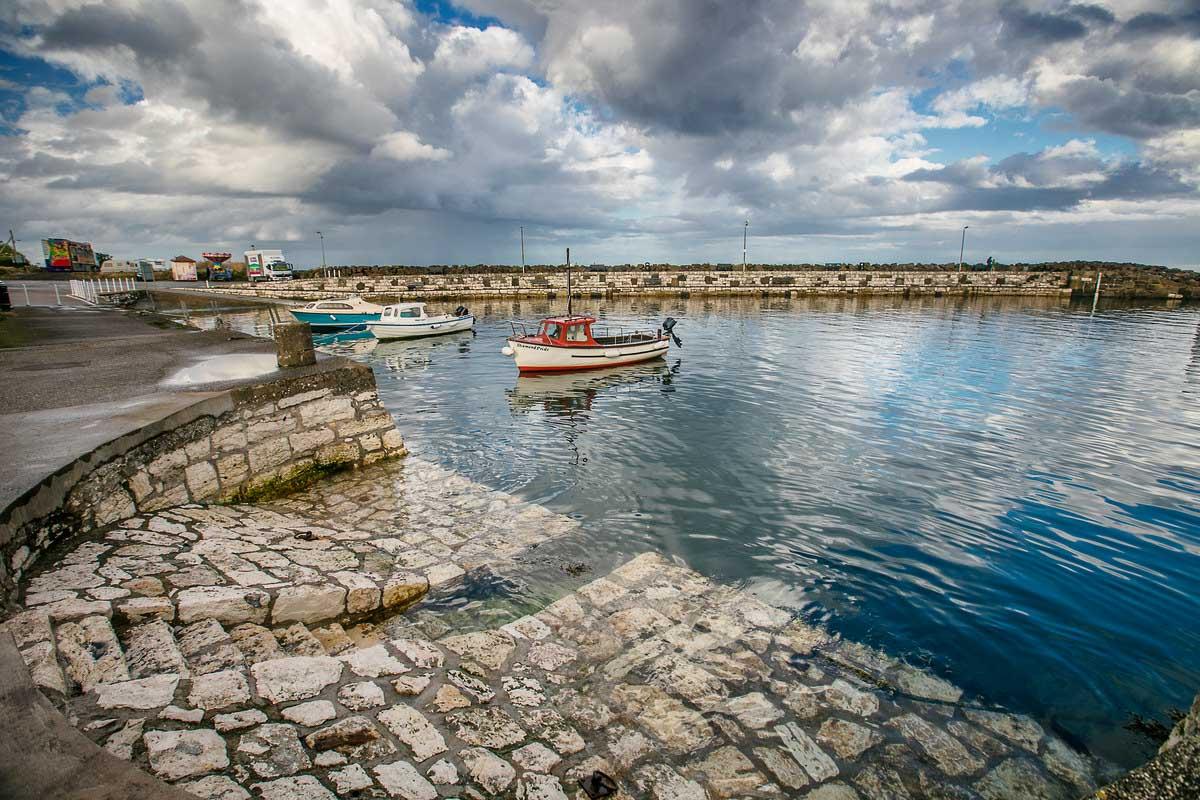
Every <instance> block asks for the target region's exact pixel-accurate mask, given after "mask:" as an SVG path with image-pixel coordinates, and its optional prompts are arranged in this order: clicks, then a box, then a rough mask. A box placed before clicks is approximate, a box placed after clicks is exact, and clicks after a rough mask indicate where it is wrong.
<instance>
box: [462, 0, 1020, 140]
mask: <svg viewBox="0 0 1200 800" xmlns="http://www.w3.org/2000/svg"><path fill="white" fill-rule="evenodd" d="M470 5H471V6H472V7H473V8H474V9H476V10H478V11H479V12H482V13H493V14H496V15H499V16H500V17H501V19H503V20H505V21H506V22H510V21H511V23H512V24H516V25H518V26H523V29H525V30H527V31H536V30H538V29H544V31H545V33H544V35H542V37H541V39H540V47H539V55H540V57H541V60H542V67H543V69H544V70H545V72H546V73H547V75H548V76H549V77H550V78H551V79H552V80H561V81H562V82H564V83H566V84H568V86H569V88H574V89H577V90H578V91H579V92H581V93H583V94H585V95H587V96H588V97H589V98H591V99H593V100H594V101H596V102H597V103H598V104H600V105H601V106H603V107H605V108H607V109H610V110H611V112H612V113H613V115H614V116H616V117H617V118H620V119H627V120H631V121H633V122H636V123H637V124H639V125H642V126H645V127H647V128H649V129H652V130H654V131H656V132H662V131H667V132H674V133H684V134H689V135H700V136H712V135H725V134H737V135H741V134H743V133H746V132H752V131H774V132H779V131H781V130H792V129H793V127H794V125H795V124H796V119H795V116H794V114H793V112H796V114H797V115H798V116H800V117H803V112H804V111H806V110H808V109H813V110H817V111H820V110H822V109H824V110H829V109H837V108H839V107H841V106H843V105H844V104H845V103H846V102H847V101H850V100H852V99H854V98H858V97H860V96H861V95H862V94H863V93H865V92H869V91H871V90H872V89H874V88H876V87H878V86H880V85H899V84H902V83H904V82H905V81H908V80H913V79H916V78H918V76H920V75H927V74H931V70H930V69H929V67H930V65H931V64H932V65H933V66H934V67H935V70H934V71H936V69H941V68H942V67H944V66H945V65H946V64H947V63H948V62H949V60H950V58H951V57H952V56H951V54H952V53H953V51H954V49H955V47H957V46H958V45H959V44H961V42H962V34H963V32H964V31H965V30H968V29H969V30H970V31H971V33H972V35H973V36H978V37H981V38H982V39H983V41H989V40H992V39H994V33H995V32H996V30H998V28H999V22H998V20H996V18H995V17H994V15H991V14H986V13H985V14H975V13H972V12H973V9H972V10H967V11H964V10H960V9H957V8H947V9H941V10H940V13H941V18H939V19H938V21H937V24H933V25H924V27H925V29H926V31H927V33H928V36H927V37H915V38H912V39H911V40H910V39H909V38H907V35H906V34H905V32H904V28H905V26H906V25H907V24H909V23H914V24H916V25H917V26H918V27H921V26H922V20H924V19H925V15H927V14H929V13H930V12H933V11H935V10H938V9H935V8H934V7H933V5H932V4H925V3H922V4H916V5H911V6H906V7H904V8H896V7H893V6H892V4H885V3H879V4H877V5H875V6H874V7H872V8H871V9H870V13H869V15H868V18H869V20H870V22H869V24H865V25H864V24H861V23H862V19H861V18H859V17H856V16H855V15H856V14H857V13H858V12H857V11H855V10H853V9H851V10H849V11H847V12H846V13H847V17H846V18H845V19H838V18H839V17H841V16H842V12H841V11H840V10H838V9H836V7H835V8H833V9H830V13H828V14H825V13H824V12H821V11H819V10H815V9H812V8H810V7H809V6H807V5H806V4H804V3H796V2H794V0H747V2H743V3H728V2H723V1H722V0H648V1H647V2H642V3H626V2H623V1H619V0H597V1H596V2H583V0H569V1H568V2H565V3H562V4H561V5H559V6H555V7H549V6H545V5H542V4H537V3H523V4H522V3H518V2H514V0H502V1H501V0H471V2H470ZM531 14H532V15H537V16H539V17H540V19H542V20H543V23H542V24H541V25H540V26H535V25H531V23H530V22H529V18H530V15H531ZM826 17H832V18H833V19H827V18H826ZM966 17H969V18H970V21H969V23H968V22H967V21H965V19H964V18H966ZM927 21H928V20H925V22H927ZM839 25H840V26H841V27H844V28H845V30H841V29H840V28H839ZM625 39H627V42H623V40H625ZM535 41H536V39H535ZM620 44H626V45H627V47H623V48H621V47H618V45H620ZM614 48H616V49H614ZM797 48H800V50H799V51H798V50H797ZM917 82H918V83H920V82H921V81H920V80H918V81H917Z"/></svg>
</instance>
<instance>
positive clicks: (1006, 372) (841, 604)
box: [226, 298, 1200, 767]
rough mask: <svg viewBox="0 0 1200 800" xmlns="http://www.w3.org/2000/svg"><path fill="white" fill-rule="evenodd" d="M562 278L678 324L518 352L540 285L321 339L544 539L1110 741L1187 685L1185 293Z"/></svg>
mask: <svg viewBox="0 0 1200 800" xmlns="http://www.w3.org/2000/svg"><path fill="white" fill-rule="evenodd" d="M587 308H588V310H591V311H595V312H597V313H598V314H599V315H601V316H603V317H604V318H605V319H606V321H608V322H611V323H613V324H614V325H621V324H625V325H633V324H636V323H640V322H643V321H646V320H653V321H654V322H655V323H657V322H659V321H661V319H662V318H663V317H665V316H668V315H669V316H673V317H676V318H678V319H680V320H681V322H680V325H679V328H678V329H677V330H678V332H679V333H680V335H681V337H682V338H683V340H684V347H683V348H682V349H673V350H672V351H671V354H670V357H669V359H668V360H667V361H666V362H658V363H653V364H648V365H642V366H638V367H632V368H625V369H618V370H616V371H603V372H597V373H582V374H577V375H572V376H551V377H533V378H518V377H517V375H516V370H515V368H514V367H513V365H512V363H511V361H510V360H509V359H506V358H505V357H503V356H501V355H500V353H499V350H500V347H501V346H502V345H503V339H504V337H505V336H507V335H508V334H509V324H508V321H509V320H511V319H516V320H524V321H526V322H536V320H537V319H538V318H540V316H542V315H543V314H545V313H548V312H550V311H556V310H561V309H559V308H558V307H557V306H551V305H549V304H546V303H525V304H521V305H513V304H508V303H504V304H500V303H493V304H490V305H489V304H483V305H479V304H477V305H476V306H475V307H474V308H473V309H472V310H473V311H474V312H475V313H476V314H477V315H479V317H480V322H479V326H478V329H477V331H476V333H475V334H473V335H472V334H457V335H452V336H447V337H441V338H437V339H428V340H420V341H415V342H393V343H385V344H378V343H376V342H374V341H373V340H370V339H360V340H351V341H342V342H333V343H330V344H329V345H328V349H330V350H332V351H334V352H339V353H342V354H344V355H348V356H350V357H352V358H356V359H358V360H361V361H363V362H365V363H368V364H371V365H372V366H373V367H374V369H375V372H376V378H377V381H378V384H379V387H380V393H381V396H382V398H383V401H384V403H385V405H386V406H387V407H388V408H389V409H390V410H391V411H392V413H393V415H394V416H395V417H396V420H397V424H398V427H399V428H400V429H401V430H402V431H403V434H404V436H405V439H406V442H407V445H408V447H409V448H410V450H412V451H413V452H414V453H416V454H418V455H419V456H420V457H421V458H423V459H426V460H429V461H434V462H437V463H439V464H441V465H443V466H446V467H450V468H452V469H454V470H456V471H458V472H461V473H463V474H464V475H466V476H468V477H469V478H471V479H473V480H476V481H479V482H481V483H484V484H486V485H489V486H492V487H493V488H497V489H502V490H504V491H507V492H511V493H514V494H516V495H518V496H521V497H524V498H527V499H529V500H536V501H537V502H539V503H543V504H545V505H546V506H548V507H549V508H551V509H553V510H555V511H558V512H561V513H566V514H570V515H573V516H575V517H576V518H577V519H579V520H580V521H581V522H582V524H583V530H582V532H581V533H580V534H578V535H574V536H571V537H566V538H564V539H563V540H561V541H559V542H556V543H555V544H553V545H550V546H549V547H551V548H553V549H552V550H550V551H548V552H547V554H546V555H547V563H554V564H559V563H564V562H582V563H584V564H586V565H587V566H589V567H591V568H592V569H593V570H594V571H595V572H596V573H598V574H603V572H604V571H606V570H608V569H609V568H611V567H612V566H613V565H615V564H617V563H618V562H620V561H621V560H622V559H624V558H627V557H628V556H629V555H631V554H635V553H639V552H642V551H645V550H647V549H653V550H657V551H659V552H661V553H664V554H668V555H677V556H679V557H681V558H682V559H684V560H685V561H686V562H687V563H688V564H689V565H690V566H692V567H693V568H695V569H698V570H699V571H701V572H702V573H704V574H706V575H708V576H710V577H713V578H715V579H719V580H723V581H726V582H729V583H733V584H737V585H739V586H744V587H747V588H749V589H751V590H752V591H753V592H755V593H757V594H758V595H759V596H761V597H762V598H763V599H765V600H768V601H770V602H773V603H775V604H780V605H784V606H787V607H790V608H793V609H795V610H796V611H797V612H798V613H800V614H802V615H803V616H804V617H805V618H806V619H809V620H814V621H819V622H822V623H824V624H826V625H827V626H828V627H829V628H831V629H832V630H834V631H837V632H840V633H843V634H844V635H846V636H847V637H848V638H850V639H853V640H858V641H864V642H867V643H870V644H873V645H876V646H878V647H881V648H883V649H885V650H887V651H888V652H890V653H892V654H894V655H899V656H903V657H905V658H907V659H908V660H910V661H911V662H913V663H915V664H920V665H927V666H930V667H931V668H932V669H934V670H935V671H937V672H939V673H940V674H942V675H944V676H946V677H947V678H949V679H950V680H952V681H953V682H954V683H957V684H958V685H960V686H963V687H964V688H965V689H967V691H968V693H971V694H974V695H977V696H979V697H981V698H984V699H986V700H988V701H992V702H999V703H1003V704H1005V705H1007V706H1009V707H1011V708H1012V709H1014V710H1017V711H1020V712H1024V713H1029V714H1031V715H1033V716H1034V717H1036V718H1038V719H1039V720H1041V721H1042V722H1043V723H1044V724H1046V725H1047V726H1049V727H1051V728H1052V729H1054V730H1055V731H1056V732H1059V733H1060V734H1061V735H1064V736H1066V737H1067V738H1070V739H1072V740H1073V741H1075V742H1077V743H1079V744H1081V745H1082V746H1084V747H1086V748H1087V749H1089V750H1090V751H1091V752H1093V753H1094V754H1095V755H1097V756H1100V757H1102V758H1104V759H1106V760H1108V761H1110V762H1112V763H1115V764H1117V765H1121V766H1126V767H1128V766H1134V765H1136V764H1137V763H1140V762H1141V761H1142V760H1144V758H1145V756H1146V755H1147V754H1148V753H1150V752H1151V751H1152V750H1153V749H1154V747H1155V745H1154V744H1153V743H1152V742H1150V741H1149V740H1147V739H1144V738H1142V737H1141V736H1139V735H1138V734H1135V733H1133V732H1130V731H1128V730H1126V729H1125V728H1124V727H1123V726H1124V725H1125V724H1126V723H1128V722H1129V721H1130V718H1131V715H1134V714H1137V715H1141V716H1143V717H1148V718H1157V719H1159V720H1162V721H1163V722H1166V721H1167V712H1168V709H1170V708H1172V707H1185V706H1186V705H1187V704H1188V703H1190V701H1191V698H1192V696H1193V695H1194V694H1195V692H1196V691H1197V689H1198V688H1200V600H1198V599H1197V598H1200V512H1198V511H1197V507H1198V505H1200V503H1198V501H1200V309H1196V308H1192V307H1183V308H1167V307H1140V308H1110V309H1104V308H1102V309H1101V311H1100V312H1098V313H1096V314H1095V315H1091V314H1089V313H1087V310H1086V309H1083V310H1080V309H1072V308H1068V307H1064V306H1061V305H1060V304H1058V303H1057V302H1054V301H1049V300H1044V301H1043V300H1038V299H1004V298H995V299H987V300H979V301H963V300H958V299H932V298H930V299H926V300H917V301H905V300H902V299H898V298H886V299H875V300H869V299H868V300H856V299H852V298H848V299H814V300H799V299H798V300H783V299H775V300H754V299H748V298H744V299H729V300H717V301H708V300H705V301H701V300H655V301H640V302H630V301H625V302H617V303H611V302H610V303H605V302H602V301H590V302H589V303H587ZM226 318H227V319H229V320H231V321H232V322H233V323H234V324H235V325H238V326H243V327H245V326H247V325H249V324H251V322H252V321H253V315H250V316H238V315H233V316H231V315H229V314H226ZM550 555H552V556H553V558H550V557H549V556H550ZM552 572H553V570H546V571H543V572H542V573H540V574H541V575H542V576H543V579H542V580H538V579H536V578H535V579H531V580H529V581H527V583H526V584H525V585H524V586H522V587H521V589H520V591H522V592H524V593H526V594H527V595H528V598H527V599H528V600H529V602H530V603H531V604H532V603H538V602H543V601H545V600H549V599H553V598H554V597H555V596H556V593H558V592H560V591H563V589H562V585H564V584H563V581H569V578H568V577H567V576H566V575H565V574H561V573H560V578H559V579H558V580H556V579H555V578H554V577H553V576H552V574H551V573H552Z"/></svg>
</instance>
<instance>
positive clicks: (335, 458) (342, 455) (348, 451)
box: [317, 441, 359, 464]
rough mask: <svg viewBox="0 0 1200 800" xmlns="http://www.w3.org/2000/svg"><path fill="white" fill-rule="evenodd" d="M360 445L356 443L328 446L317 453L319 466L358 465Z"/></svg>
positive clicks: (338, 443) (337, 443)
mask: <svg viewBox="0 0 1200 800" xmlns="http://www.w3.org/2000/svg"><path fill="white" fill-rule="evenodd" d="M358 456H359V452H358V443H357V442H354V441H349V442H336V443H334V444H327V445H325V446H324V447H322V448H321V449H319V450H318V451H317V463H318V464H357V463H358Z"/></svg>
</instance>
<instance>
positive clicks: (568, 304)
mask: <svg viewBox="0 0 1200 800" xmlns="http://www.w3.org/2000/svg"><path fill="white" fill-rule="evenodd" d="M567 316H568V317H569V316H571V248H569V247H568V248H567Z"/></svg>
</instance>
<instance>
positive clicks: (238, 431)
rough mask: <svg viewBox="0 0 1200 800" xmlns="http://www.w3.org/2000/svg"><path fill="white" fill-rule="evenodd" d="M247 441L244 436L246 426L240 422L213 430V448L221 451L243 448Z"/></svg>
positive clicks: (226, 451) (228, 451)
mask: <svg viewBox="0 0 1200 800" xmlns="http://www.w3.org/2000/svg"><path fill="white" fill-rule="evenodd" d="M248 444H249V441H248V440H247V438H246V428H245V426H243V425H241V424H233V425H226V426H225V427H223V428H217V429H216V430H215V431H213V435H212V446H213V449H214V450H216V451H218V452H221V453H230V452H233V451H236V450H245V449H246V446H247V445H248Z"/></svg>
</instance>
